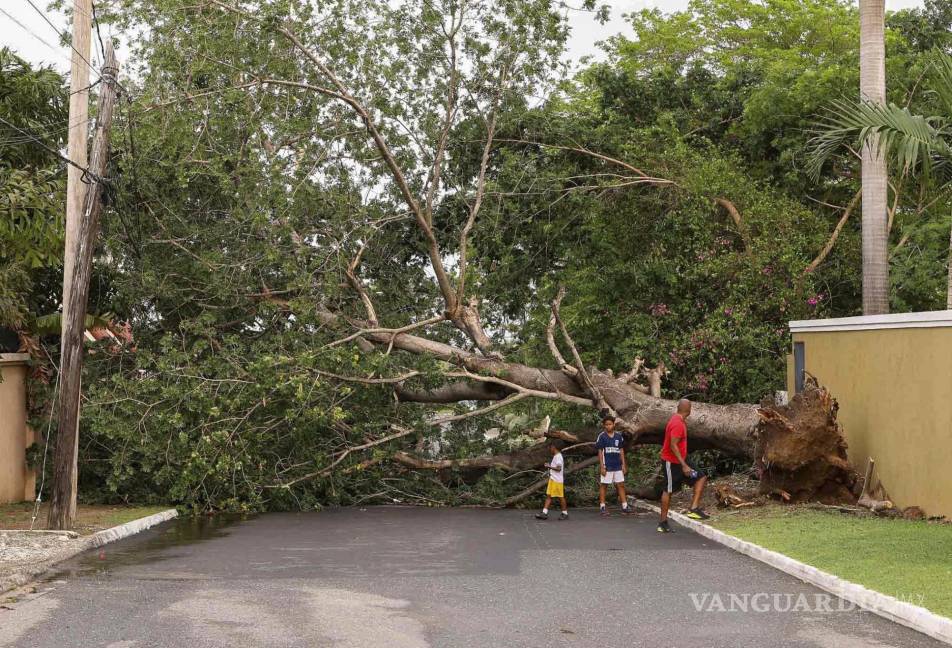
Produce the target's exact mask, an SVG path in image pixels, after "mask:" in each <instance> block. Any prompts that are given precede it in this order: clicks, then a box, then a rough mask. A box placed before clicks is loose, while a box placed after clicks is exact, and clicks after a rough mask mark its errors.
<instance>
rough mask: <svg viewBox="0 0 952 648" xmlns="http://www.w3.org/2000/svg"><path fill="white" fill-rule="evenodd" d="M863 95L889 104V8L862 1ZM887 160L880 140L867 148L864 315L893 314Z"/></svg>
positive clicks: (874, 137)
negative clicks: (887, 21)
mask: <svg viewBox="0 0 952 648" xmlns="http://www.w3.org/2000/svg"><path fill="white" fill-rule="evenodd" d="M859 12H860V50H859V62H860V95H861V98H862V100H863V101H871V102H875V103H879V104H883V103H885V102H886V41H885V4H884V1H883V0H860V3H859ZM886 180H887V177H886V160H885V157H884V156H883V155H882V152H881V151H880V149H879V137H878V136H877V135H875V134H874V135H872V136H871V137H870V138H869V139H868V140H867V141H866V145H865V146H864V147H863V313H864V314H865V315H878V314H881V313H888V312H889V257H888V251H887V236H888V232H887V222H888V219H887V206H886V202H887V198H888V197H887V195H886Z"/></svg>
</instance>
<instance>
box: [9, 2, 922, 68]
mask: <svg viewBox="0 0 952 648" xmlns="http://www.w3.org/2000/svg"><path fill="white" fill-rule="evenodd" d="M602 2H607V4H609V5H611V8H612V12H611V20H610V21H609V22H608V23H607V24H605V25H600V24H599V23H598V22H597V21H595V20H594V18H593V17H592V16H591V14H588V13H585V12H574V13H573V15H572V16H571V20H572V36H571V39H570V41H569V48H568V55H569V57H570V58H572V59H575V60H578V59H579V58H581V57H583V56H598V55H599V53H600V52H599V48H598V45H597V43H598V41H601V40H604V39H605V38H608V37H609V36H612V35H614V34H618V33H630V29H629V28H628V26H627V24H626V22H625V19H624V17H623V16H624V14H626V13H630V12H632V11H639V10H641V9H644V8H649V7H657V8H659V9H661V10H662V11H677V10H680V9H684V8H685V7H687V5H688V0H600V2H599V4H601V3H602ZM32 3H33V4H34V5H36V7H38V8H40V9H41V10H44V11H45V8H46V5H47V0H32ZM575 4H581V3H580V2H579V3H575ZM921 5H922V0H886V9H888V10H893V11H895V10H898V9H905V8H907V7H916V6H921ZM45 13H46V16H47V17H48V18H49V19H50V22H52V23H53V26H51V25H49V24H48V23H47V22H46V21H45V20H44V19H43V17H42V16H41V15H40V14H39V13H38V12H37V11H36V10H35V9H34V8H33V7H32V6H31V5H30V2H29V1H28V0H0V45H6V46H9V47H12V48H13V49H14V50H15V51H16V52H17V53H19V55H20V56H22V57H23V58H25V59H27V60H28V61H30V62H31V63H45V64H51V65H54V66H55V67H56V68H57V69H59V70H61V71H63V72H66V71H68V70H69V48H67V47H63V46H62V45H60V38H59V36H58V34H57V32H56V30H54V26H55V27H56V28H57V29H58V30H60V31H67V30H68V29H69V24H68V22H67V20H66V18H65V17H64V16H63V15H62V14H57V13H53V12H49V11H45ZM18 23H19V24H18ZM95 49H96V48H94V50H95ZM97 55H98V54H96V55H94V56H97ZM118 55H119V58H120V63H121V61H122V52H121V51H119V52H118ZM96 63H97V61H96V60H94V61H93V64H94V65H95V64H96ZM97 67H98V65H97Z"/></svg>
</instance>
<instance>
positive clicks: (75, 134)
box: [40, 0, 92, 520]
mask: <svg viewBox="0 0 952 648" xmlns="http://www.w3.org/2000/svg"><path fill="white" fill-rule="evenodd" d="M72 46H73V54H72V64H71V66H70V73H69V119H68V122H67V124H68V126H69V131H68V133H67V141H66V156H67V157H68V158H69V159H70V160H71V161H72V162H73V163H74V164H76V165H78V166H80V167H82V168H86V165H87V163H88V162H89V159H88V156H87V152H88V148H89V71H90V70H89V61H90V58H91V57H90V55H91V49H90V48H91V46H92V1H91V0H73V41H72ZM85 198H86V183H85V182H83V172H82V171H80V170H79V169H78V168H76V167H75V166H73V165H72V164H70V165H67V167H66V246H65V251H64V254H63V310H62V322H61V324H60V327H61V330H60V340H65V339H66V322H67V321H68V320H69V315H68V308H69V294H70V289H71V286H72V282H73V272H74V270H73V267H74V265H75V257H74V256H73V249H74V248H75V247H76V237H77V236H78V233H79V220H80V218H81V217H82V211H83V201H84V200H85ZM78 424H79V421H78V420H77V425H78ZM77 432H78V428H77ZM73 445H74V447H73V449H72V456H73V465H74V466H75V465H76V462H77V460H78V457H79V434H78V433H76V434H73ZM76 472H77V471H76V469H75V468H74V469H73V470H72V471H71V474H72V479H73V485H72V488H73V492H74V493H75V492H76V489H77V483H76ZM40 495H41V496H42V493H41V494H40ZM72 501H73V504H72V507H71V511H70V513H69V519H70V520H72V519H74V518H75V517H76V503H75V502H76V498H75V497H73V499H72ZM50 519H51V520H52V517H51V518H50Z"/></svg>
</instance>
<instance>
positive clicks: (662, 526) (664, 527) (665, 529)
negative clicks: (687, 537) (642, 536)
mask: <svg viewBox="0 0 952 648" xmlns="http://www.w3.org/2000/svg"><path fill="white" fill-rule="evenodd" d="M658 533H674V529H672V528H671V527H669V526H668V521H667V520H665V521H664V522H659V523H658Z"/></svg>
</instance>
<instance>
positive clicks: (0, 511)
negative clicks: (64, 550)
mask: <svg viewBox="0 0 952 648" xmlns="http://www.w3.org/2000/svg"><path fill="white" fill-rule="evenodd" d="M169 508H171V507H168V506H104V505H86V504H80V505H79V506H78V507H77V515H76V527H75V529H74V530H75V531H76V532H78V533H80V534H83V535H87V534H90V533H95V532H96V531H101V530H102V529H108V528H109V527H114V526H116V525H119V524H125V523H126V522H131V521H132V520H138V519H139V518H142V517H146V516H147V515H153V514H155V513H159V512H161V511H166V510H168V509H169ZM47 511H48V509H47V504H46V503H45V502H44V503H43V504H41V505H40V510H39V515H37V518H36V522H37V524H36V527H35V528H37V529H45V528H46V515H47ZM32 517H33V503H32V502H21V503H19V504H2V505H0V529H29V528H30V519H31V518H32Z"/></svg>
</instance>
